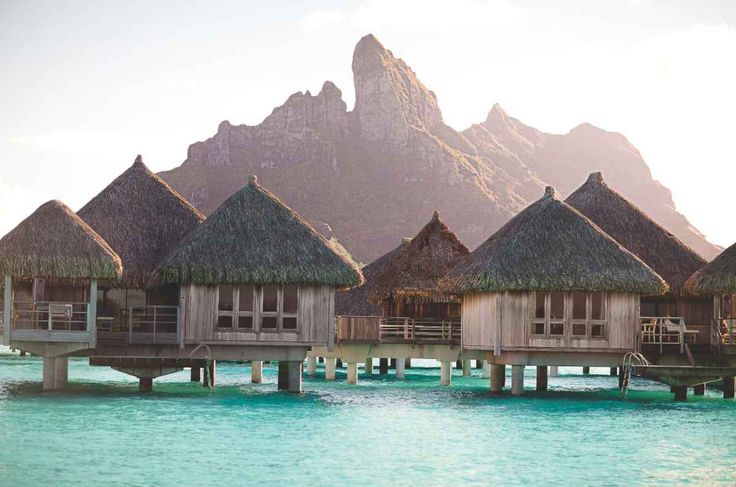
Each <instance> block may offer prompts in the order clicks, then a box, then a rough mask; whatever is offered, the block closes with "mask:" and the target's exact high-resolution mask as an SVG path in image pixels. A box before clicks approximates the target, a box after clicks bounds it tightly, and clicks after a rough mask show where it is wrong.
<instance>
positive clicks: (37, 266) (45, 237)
mask: <svg viewBox="0 0 736 487" xmlns="http://www.w3.org/2000/svg"><path fill="white" fill-rule="evenodd" d="M121 271H122V265H121V261H120V257H119V256H118V255H117V254H116V253H115V251H114V250H112V249H111V248H110V246H109V245H108V244H107V242H105V240H104V239H103V238H102V237H100V236H99V235H98V234H97V233H96V232H95V231H94V230H93V229H92V228H90V226H89V225H87V224H86V223H85V222H84V221H83V220H82V219H81V218H79V217H78V216H77V215H75V214H74V212H72V211H71V210H70V209H69V208H68V207H67V206H66V205H64V204H63V203H61V202H59V201H49V202H48V203H45V204H43V205H42V206H41V207H39V208H38V209H37V210H36V211H35V212H34V213H33V214H32V215H31V216H29V217H28V218H26V219H25V220H23V221H22V222H21V223H20V224H19V225H18V226H17V227H15V228H14V229H13V230H12V231H10V232H9V233H8V234H7V235H5V236H4V237H3V238H2V239H0V273H2V274H3V275H4V276H5V279H4V300H3V308H4V312H3V342H4V344H5V345H8V346H11V347H13V348H16V349H20V350H24V351H27V352H30V353H33V354H34V355H39V356H43V357H44V363H43V369H44V370H43V387H44V389H45V390H55V389H60V388H63V387H64V386H65V385H66V381H67V361H68V359H67V356H68V355H69V354H71V353H75V352H79V351H85V350H89V349H93V348H95V346H96V336H97V335H96V324H97V309H96V308H97V285H98V281H100V282H102V283H104V282H109V281H115V280H117V279H119V278H120V277H121Z"/></svg>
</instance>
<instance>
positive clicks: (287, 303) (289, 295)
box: [284, 286, 297, 313]
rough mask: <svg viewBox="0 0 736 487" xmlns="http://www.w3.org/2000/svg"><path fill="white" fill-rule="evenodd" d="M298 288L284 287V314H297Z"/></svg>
mask: <svg viewBox="0 0 736 487" xmlns="http://www.w3.org/2000/svg"><path fill="white" fill-rule="evenodd" d="M296 297H297V290H296V286H284V313H296V309H297V299H296Z"/></svg>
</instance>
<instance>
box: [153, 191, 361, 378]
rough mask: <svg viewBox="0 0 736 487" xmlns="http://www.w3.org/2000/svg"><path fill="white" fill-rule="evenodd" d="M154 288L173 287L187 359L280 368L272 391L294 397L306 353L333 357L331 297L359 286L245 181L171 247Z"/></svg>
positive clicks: (351, 271) (307, 232)
mask: <svg viewBox="0 0 736 487" xmlns="http://www.w3.org/2000/svg"><path fill="white" fill-rule="evenodd" d="M153 281H154V282H155V283H156V284H158V285H164V286H168V285H176V286H179V287H180V291H179V293H180V294H179V303H180V323H181V329H182V341H183V346H186V347H193V350H192V351H191V352H190V355H192V356H195V357H199V356H205V355H206V354H209V356H210V357H211V358H212V359H216V358H219V359H225V360H253V361H262V360H278V361H279V386H280V387H281V388H285V389H289V390H291V391H299V390H301V366H302V362H303V360H304V358H305V357H306V354H307V352H308V351H309V350H310V349H311V348H312V347H315V346H323V347H327V348H331V347H332V344H333V341H334V336H335V329H334V316H335V290H336V289H338V288H349V287H352V286H356V285H359V284H360V283H361V282H362V275H361V273H360V271H359V270H358V269H357V267H356V266H355V264H354V263H353V262H352V261H350V260H349V259H347V258H346V257H345V256H342V255H340V254H338V253H337V252H336V251H335V249H334V248H333V247H332V246H331V245H330V243H329V242H328V241H327V240H325V239H324V237H322V236H321V235H320V234H319V233H317V232H316V231H315V230H314V229H313V228H312V227H311V226H310V225H309V223H307V222H306V220H304V219H303V218H302V217H301V216H299V215H298V214H297V213H295V212H294V211H293V210H292V209H291V208H289V207H288V206H286V205H285V204H284V203H283V202H282V201H281V200H279V199H278V198H277V197H276V196H275V195H273V194H272V193H270V192H269V191H268V190H266V189H265V188H263V187H261V186H260V185H259V184H258V183H257V181H256V178H255V176H251V177H250V180H249V182H248V184H247V185H246V186H244V187H243V188H242V189H241V190H239V191H238V192H236V193H235V194H234V195H232V196H231V197H230V198H229V199H228V200H227V201H225V202H224V203H223V204H222V205H221V206H220V207H219V208H218V209H217V210H216V211H215V212H214V213H213V214H212V215H211V216H210V217H209V218H207V219H206V220H205V221H204V222H203V223H201V224H200V225H198V226H197V227H196V228H195V229H194V230H193V231H192V232H190V233H189V234H188V235H187V236H186V237H185V238H184V239H183V240H182V241H181V242H180V243H179V244H178V245H177V246H176V248H175V249H174V250H173V251H172V252H171V253H170V254H169V255H168V257H167V258H166V259H164V261H163V263H162V264H161V265H160V266H159V267H158V269H157V270H156V272H155V276H154V279H153ZM259 363H260V362H259ZM259 375H260V374H259Z"/></svg>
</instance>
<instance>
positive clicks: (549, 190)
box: [544, 186, 557, 198]
mask: <svg viewBox="0 0 736 487" xmlns="http://www.w3.org/2000/svg"><path fill="white" fill-rule="evenodd" d="M556 196H557V192H556V191H555V188H554V186H547V187H545V188H544V197H545V198H555V197H556Z"/></svg>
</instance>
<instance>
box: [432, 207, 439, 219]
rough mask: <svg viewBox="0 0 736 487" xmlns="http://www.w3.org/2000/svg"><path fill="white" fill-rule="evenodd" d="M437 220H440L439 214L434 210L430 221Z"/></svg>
mask: <svg viewBox="0 0 736 487" xmlns="http://www.w3.org/2000/svg"><path fill="white" fill-rule="evenodd" d="M439 219H440V212H439V211H437V210H434V212H433V213H432V220H434V221H439Z"/></svg>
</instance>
